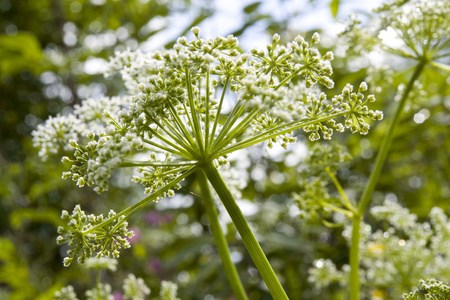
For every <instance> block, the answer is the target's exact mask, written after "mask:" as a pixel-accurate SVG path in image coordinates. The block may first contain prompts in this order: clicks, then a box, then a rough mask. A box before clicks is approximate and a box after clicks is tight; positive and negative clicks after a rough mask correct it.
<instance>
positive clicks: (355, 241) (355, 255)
mask: <svg viewBox="0 0 450 300" xmlns="http://www.w3.org/2000/svg"><path fill="white" fill-rule="evenodd" d="M361 220H362V218H361V215H359V214H354V215H353V224H352V225H353V229H352V244H351V246H350V268H351V269H350V300H359V242H360V240H361Z"/></svg>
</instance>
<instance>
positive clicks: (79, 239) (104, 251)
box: [56, 205, 134, 267]
mask: <svg viewBox="0 0 450 300" xmlns="http://www.w3.org/2000/svg"><path fill="white" fill-rule="evenodd" d="M115 215H116V213H115V212H114V211H113V210H110V212H109V213H108V216H107V217H106V218H104V217H103V215H99V216H95V215H92V214H91V215H86V213H85V212H84V211H82V210H81V207H80V205H77V206H75V208H74V210H73V212H72V214H71V215H69V213H68V212H67V211H65V210H63V212H62V215H61V218H62V219H63V220H67V221H68V223H67V227H66V228H64V227H62V226H60V227H58V233H59V234H60V235H59V236H58V238H57V239H56V241H57V243H58V244H62V243H68V245H69V246H70V248H71V249H70V250H68V251H67V254H68V257H66V258H64V261H63V262H64V266H66V267H67V266H69V265H70V264H71V263H72V261H73V260H74V258H75V256H78V260H77V261H78V262H79V263H84V262H85V261H86V260H87V259H88V258H90V257H91V256H93V254H94V253H95V252H96V256H97V258H100V257H102V256H106V257H110V256H112V257H114V258H117V257H119V254H120V253H119V250H120V249H122V248H129V247H130V242H129V240H128V239H129V238H131V237H133V235H134V233H133V232H132V231H128V229H127V226H128V223H127V222H126V221H123V216H122V217H119V218H114V216H115ZM108 220H111V221H110V222H109V223H107V225H105V226H102V227H100V228H97V227H96V225H98V224H100V223H102V222H103V221H106V222H107V221H108Z"/></svg>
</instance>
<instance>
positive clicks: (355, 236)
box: [350, 60, 427, 300]
mask: <svg viewBox="0 0 450 300" xmlns="http://www.w3.org/2000/svg"><path fill="white" fill-rule="evenodd" d="M426 64H427V61H426V60H424V61H421V62H420V63H419V64H418V65H417V66H416V68H415V70H414V74H413V75H412V77H411V79H410V80H409V82H408V85H407V86H406V89H405V92H404V93H403V96H402V98H401V99H400V103H399V104H398V106H397V110H396V111H395V115H394V118H393V119H392V120H391V123H390V124H389V128H388V131H387V133H386V135H385V136H384V139H383V141H382V143H381V147H380V150H379V152H378V155H377V158H376V160H375V165H374V167H373V169H372V172H371V174H370V177H369V181H368V183H367V185H366V188H365V189H364V192H363V194H362V196H361V200H360V202H359V205H358V214H355V216H354V218H353V231H352V245H351V248H350V267H351V271H350V299H351V300H359V240H360V230H359V229H360V227H361V224H360V223H361V221H362V217H363V216H364V213H365V211H366V208H367V206H368V205H369V203H370V199H371V198H372V194H373V191H374V190H375V186H376V184H377V182H378V179H379V178H380V175H381V170H382V168H383V165H384V162H385V161H386V158H387V155H388V153H389V149H390V148H391V145H392V141H393V138H394V132H395V129H396V127H397V126H398V124H399V122H400V116H401V114H402V112H403V109H404V107H405V104H406V101H407V99H408V96H409V93H410V92H411V90H412V88H413V85H414V82H415V81H416V80H417V78H419V76H420V74H421V73H422V70H423V68H424V67H425V65H426Z"/></svg>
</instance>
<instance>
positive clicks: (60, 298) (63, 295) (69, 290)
mask: <svg viewBox="0 0 450 300" xmlns="http://www.w3.org/2000/svg"><path fill="white" fill-rule="evenodd" d="M53 300H78V298H77V294H76V293H75V290H74V289H73V286H71V285H68V286H66V287H63V288H62V289H61V290H60V291H56V292H55V295H54V296H53Z"/></svg>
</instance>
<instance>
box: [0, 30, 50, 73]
mask: <svg viewBox="0 0 450 300" xmlns="http://www.w3.org/2000/svg"><path fill="white" fill-rule="evenodd" d="M41 60H42V48H41V45H40V44H39V41H38V39H37V37H36V36H35V35H34V34H32V33H28V32H19V33H17V34H16V35H14V36H9V35H6V34H1V35H0V75H2V76H5V75H14V74H16V73H19V72H22V71H24V70H30V71H34V70H36V69H37V68H36V67H37V64H38V63H39V62H40V61H41Z"/></svg>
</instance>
